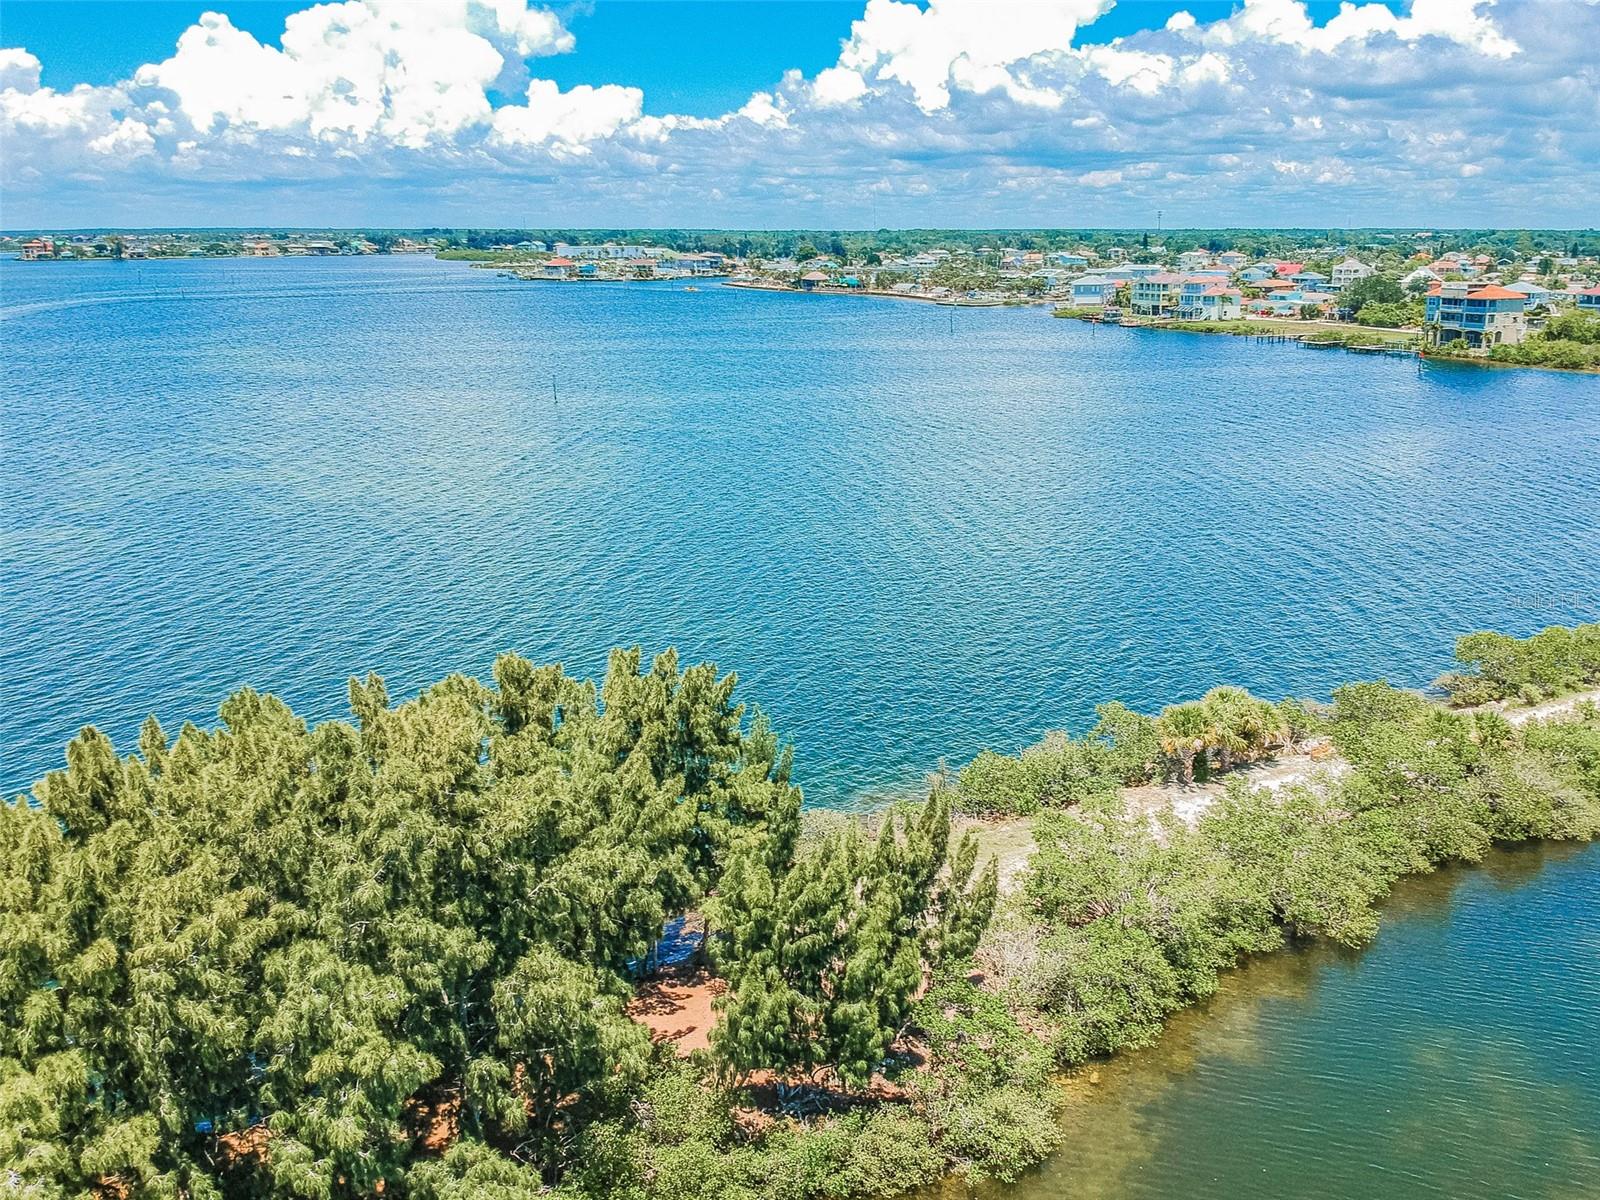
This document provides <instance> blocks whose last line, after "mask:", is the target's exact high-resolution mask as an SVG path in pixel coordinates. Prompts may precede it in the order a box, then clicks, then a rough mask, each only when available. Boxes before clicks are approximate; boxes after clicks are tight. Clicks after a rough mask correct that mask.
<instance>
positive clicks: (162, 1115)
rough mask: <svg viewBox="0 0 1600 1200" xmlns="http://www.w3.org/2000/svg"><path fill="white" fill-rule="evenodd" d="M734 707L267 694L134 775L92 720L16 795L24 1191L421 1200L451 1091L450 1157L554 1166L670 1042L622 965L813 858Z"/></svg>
mask: <svg viewBox="0 0 1600 1200" xmlns="http://www.w3.org/2000/svg"><path fill="white" fill-rule="evenodd" d="M733 690H734V681H733V678H732V677H731V676H719V675H718V674H717V672H716V669H715V668H714V667H712V666H710V665H702V666H695V667H690V668H688V669H686V670H684V669H680V668H679V666H678V663H677V660H676V658H675V656H673V655H672V654H670V653H669V654H664V655H661V656H659V657H657V658H656V659H655V660H654V662H653V663H651V664H650V665H649V666H648V667H646V666H644V665H642V663H641V658H640V655H639V653H638V651H636V650H635V651H628V652H618V653H616V654H614V655H613V656H612V659H611V663H610V667H609V670H608V672H607V677H606V680H605V682H604V684H603V686H602V687H601V688H600V689H596V687H595V686H594V685H593V684H592V683H589V682H586V681H582V680H576V679H573V678H570V677H568V676H567V675H566V674H565V673H564V672H563V671H562V670H561V669H560V667H558V666H544V667H536V666H534V665H533V664H531V663H529V662H527V661H526V660H524V659H521V658H518V657H515V656H510V655H508V656H505V657H502V658H501V659H500V660H499V661H498V662H497V663H496V664H495V670H494V680H493V683H492V685H491V684H485V683H482V682H479V681H478V680H475V679H470V678H467V677H465V676H451V677H449V678H447V679H445V680H443V681H441V682H439V683H438V684H436V685H434V686H432V687H430V688H427V689H426V690H424V691H423V692H422V693H421V694H420V695H418V696H417V697H415V698H414V699H411V700H407V701H405V702H404V703H400V704H395V703H393V702H391V700H390V698H389V696H388V694H387V691H386V689H385V687H384V685H383V682H382V680H380V679H377V678H375V677H369V678H368V679H367V680H365V681H352V684H351V687H350V707H351V712H352V716H353V719H352V720H349V721H329V722H326V723H324V724H321V725H317V726H314V727H313V726H309V725H307V723H306V722H304V721H302V720H301V719H300V718H299V717H297V716H296V715H295V714H294V713H293V712H292V711H290V709H289V708H288V706H287V705H285V704H284V703H282V702H281V701H280V700H278V699H276V698H274V697H272V696H267V695H262V694H259V693H257V692H254V691H251V690H249V689H246V690H243V691H241V692H239V693H237V694H235V695H234V696H232V697H230V698H229V699H228V700H227V701H226V702H225V703H224V704H223V705H222V708H221V711H220V717H221V721H220V724H219V726H218V727H217V728H216V729H213V730H202V729H200V728H197V727H195V726H193V725H186V726H185V727H184V728H183V729H182V731H181V732H179V734H178V735H177V737H176V738H171V737H169V736H168V734H167V733H166V732H165V731H164V730H163V729H162V728H161V727H160V726H159V725H158V724H156V723H155V722H154V721H153V720H152V721H150V722H149V723H147V724H146V726H145V728H144V731H143V733H142V735H141V737H140V741H139V751H138V753H137V754H133V755H129V756H126V757H119V756H118V754H117V753H116V752H115V750H114V749H113V747H112V744H111V742H110V741H109V740H108V739H107V738H106V737H105V736H104V735H103V734H101V733H99V732H98V731H96V730H94V729H92V728H90V729H85V730H84V731H83V733H82V734H81V735H80V736H79V737H78V738H76V739H75V740H74V741H73V742H72V743H71V744H70V745H69V746H68V748H67V756H66V757H67V763H66V767H65V769H64V770H60V771H56V772H54V773H52V774H51V775H49V776H47V777H46V778H45V779H44V780H42V781H41V782H40V783H39V784H38V785H37V786H36V787H35V789H34V794H33V797H32V798H31V801H30V800H23V799H21V798H18V799H17V800H16V801H14V802H10V803H4V804H0V1009H3V1010H4V1012H5V1013H6V1019H5V1020H4V1021H3V1022H0V1179H4V1178H8V1177H9V1178H11V1179H13V1180H16V1181H20V1183H21V1185H22V1190H23V1194H30V1195H33V1194H36V1195H41V1196H66V1195H84V1194H88V1193H89V1192H90V1191H91V1190H93V1189H95V1188H97V1187H98V1188H101V1189H102V1190H104V1189H107V1188H109V1189H111V1191H113V1192H115V1193H117V1194H125V1195H131V1196H144V1195H151V1196H158V1195H159V1196H178V1195H183V1196H188V1197H195V1198H209V1197H220V1196H222V1195H262V1196H285V1197H287V1196H319V1197H329V1198H332V1197H341V1196H351V1197H353V1196H357V1195H360V1196H371V1195H373V1194H375V1193H376V1192H377V1190H378V1185H379V1182H380V1181H384V1182H386V1183H387V1185H388V1187H387V1188H385V1190H397V1191H404V1190H405V1186H406V1180H407V1178H408V1171H412V1170H414V1169H418V1168H416V1164H414V1163H413V1162H412V1161H411V1158H412V1150H411V1147H412V1144H413V1135H414V1132H415V1130H414V1129H413V1127H412V1124H411V1120H410V1116H409V1114H410V1113H411V1112H412V1111H413V1109H414V1107H415V1106H416V1105H417V1104H418V1103H419V1102H424V1101H428V1100H429V1099H430V1098H432V1099H438V1098H441V1097H447V1098H452V1099H453V1101H455V1103H454V1104H453V1110H454V1111H456V1112H458V1113H459V1118H458V1121H459V1129H458V1131H457V1133H458V1141H457V1143H456V1146H455V1148H454V1149H453V1150H452V1154H453V1155H455V1156H456V1158H458V1159H461V1160H462V1161H467V1162H469V1163H470V1164H472V1166H473V1170H480V1169H481V1170H483V1171H487V1172H488V1173H489V1174H491V1175H495V1174H497V1173H498V1174H503V1173H504V1171H510V1172H512V1173H513V1174H516V1173H518V1172H524V1173H531V1177H532V1178H534V1179H538V1178H541V1177H542V1178H544V1179H546V1180H548V1179H553V1178H555V1177H556V1176H557V1175H559V1173H560V1171H561V1170H562V1168H563V1167H564V1166H565V1165H566V1163H565V1159H564V1155H566V1154H567V1153H569V1152H570V1151H569V1148H570V1146H571V1144H572V1133H573V1131H574V1129H575V1128H576V1127H577V1126H579V1125H581V1124H582V1123H583V1122H584V1121H587V1120H590V1119H593V1118H596V1117H598V1116H601V1115H605V1114H609V1113H612V1112H614V1111H616V1110H618V1109H619V1107H620V1106H624V1105H625V1103H626V1091H627V1089H628V1087H629V1086H630V1085H631V1084H632V1083H633V1082H634V1081H636V1080H637V1079H638V1077H639V1075H640V1072H641V1071H642V1070H643V1068H644V1065H645V1062H646V1059H647V1057H648V1053H649V1045H648V1038H647V1036H646V1034H645V1031H644V1030H643V1029H642V1028H641V1027H640V1026H638V1025H637V1024H635V1023H634V1022H632V1021H631V1020H629V1019H628V1018H627V1016H626V1015H625V1013H624V1009H623V1005H624V1003H625V1000H626V998H627V996H628V994H629V988H630V980H629V978H628V966H629V964H630V962H634V961H636V960H638V959H639V958H640V957H641V956H643V955H644V954H646V953H647V952H648V950H649V948H650V945H651V943H652V941H653V940H654V939H656V938H657V937H659V935H660V931H661V928H662V924H663V921H664V920H665V919H666V918H668V917H670V916H672V915H675V914H677V913H680V912H682V911H684V910H685V909H686V908H687V907H689V906H691V905H694V904H696V903H697V902H698V901H699V899H700V898H701V897H702V895H703V894H704V893H705V892H706V891H707V890H708V889H710V888H714V887H716V886H718V885H719V883H720V882H721V880H722V878H723V874H724V872H725V870H726V869H727V867H728V865H729V864H730V863H738V864H755V865H758V866H759V865H761V864H765V863H782V862H787V861H789V860H790V859H791V858H792V856H793V846H794V842H795V835H796V829H797V822H798V810H799V793H798V790H797V789H795V788H794V787H793V786H791V785H790V783H789V779H788V770H789V756H788V753H787V752H786V751H784V750H782V749H781V748H780V747H779V745H778V742H777V739H776V738H775V737H774V736H773V734H772V732H771V730H770V728H768V727H767V725H766V723H765V722H764V721H760V720H757V721H755V722H754V723H752V724H751V726H750V728H749V729H748V731H746V730H745V728H744V727H745V721H744V713H743V710H742V708H741V707H740V706H739V705H738V704H736V703H735V702H734V700H733ZM743 869H750V868H749V867H745V868H743ZM242 1146H248V1147H249V1149H248V1151H244V1150H241V1149H240V1148H241V1147H242ZM452 1161H454V1160H452ZM496 1163H502V1164H504V1171H502V1169H501V1167H498V1166H495V1164H496ZM419 1178H420V1177H419Z"/></svg>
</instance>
